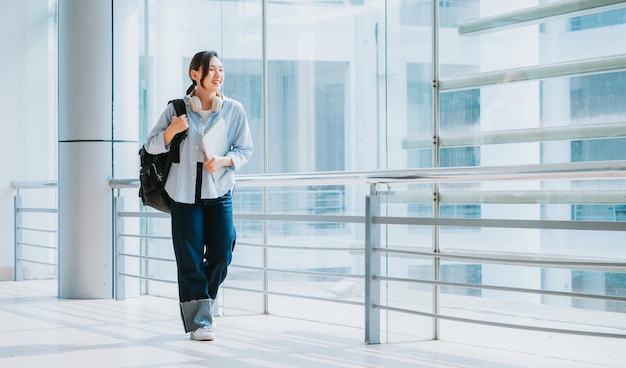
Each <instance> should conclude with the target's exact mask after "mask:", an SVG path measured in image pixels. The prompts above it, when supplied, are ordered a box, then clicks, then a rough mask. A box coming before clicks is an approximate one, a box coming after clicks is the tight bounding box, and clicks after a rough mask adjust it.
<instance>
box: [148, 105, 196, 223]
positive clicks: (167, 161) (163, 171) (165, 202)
mask: <svg viewBox="0 0 626 368" xmlns="http://www.w3.org/2000/svg"><path fill="white" fill-rule="evenodd" d="M169 103H172V104H174V108H175V109H176V116H180V115H182V114H185V113H186V112H187V109H186V108H185V101H183V100H182V99H177V100H172V101H170V102H168V104H169ZM186 137H187V131H186V130H185V131H184V132H180V133H178V134H176V135H175V136H174V138H173V139H172V142H171V143H170V150H169V152H164V153H161V154H158V155H151V154H149V153H148V152H147V151H146V149H145V148H144V147H143V146H141V148H140V149H139V158H140V160H141V169H140V170H139V184H140V186H139V197H141V202H143V205H144V206H150V207H152V208H155V209H157V210H159V211H161V212H165V213H170V202H171V201H172V200H171V199H170V196H169V195H167V192H166V191H165V180H166V179H167V175H168V174H169V171H170V166H172V162H180V143H181V142H182V141H183V139H185V138H186Z"/></svg>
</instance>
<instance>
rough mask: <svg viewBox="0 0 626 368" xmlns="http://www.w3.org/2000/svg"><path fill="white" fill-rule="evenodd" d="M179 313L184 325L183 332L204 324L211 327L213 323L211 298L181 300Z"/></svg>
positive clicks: (193, 329)
mask: <svg viewBox="0 0 626 368" xmlns="http://www.w3.org/2000/svg"><path fill="white" fill-rule="evenodd" d="M180 315H181V317H182V320H183V325H184V326H185V332H191V331H195V330H197V329H199V328H200V327H204V326H207V327H211V326H212V325H213V313H211V299H199V300H190V301H188V302H181V303H180Z"/></svg>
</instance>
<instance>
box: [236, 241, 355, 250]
mask: <svg viewBox="0 0 626 368" xmlns="http://www.w3.org/2000/svg"><path fill="white" fill-rule="evenodd" d="M237 245H243V246H246V247H257V248H269V249H288V250H303V251H311V250H331V251H342V252H354V251H361V252H363V251H364V250H365V248H364V247H310V246H304V247H293V246H289V245H272V244H261V243H248V242H239V241H238V242H237Z"/></svg>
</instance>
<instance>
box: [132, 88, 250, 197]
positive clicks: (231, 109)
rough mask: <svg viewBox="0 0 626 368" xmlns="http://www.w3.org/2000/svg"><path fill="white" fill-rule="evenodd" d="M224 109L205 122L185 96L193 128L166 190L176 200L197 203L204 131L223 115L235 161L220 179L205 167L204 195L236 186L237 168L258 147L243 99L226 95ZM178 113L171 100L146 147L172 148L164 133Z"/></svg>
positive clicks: (218, 193)
mask: <svg viewBox="0 0 626 368" xmlns="http://www.w3.org/2000/svg"><path fill="white" fill-rule="evenodd" d="M223 98H224V104H223V105H222V109H221V110H220V111H219V112H217V113H213V115H215V114H217V116H210V117H209V119H208V121H207V124H208V125H205V124H204V123H203V122H202V118H201V116H200V113H197V112H193V111H192V110H191V108H190V107H189V97H187V96H185V97H184V101H185V106H186V107H187V121H188V122H189V129H188V134H187V138H185V139H184V140H183V141H182V143H181V145H180V163H172V167H171V168H170V172H169V174H168V176H167V181H166V182H165V191H166V192H167V194H169V196H170V197H171V198H172V199H173V200H174V201H176V202H181V203H194V202H195V193H196V165H197V162H198V157H202V154H201V153H200V152H201V151H200V149H201V144H202V142H201V140H202V136H203V134H204V131H205V130H206V129H208V128H209V127H210V126H211V125H212V124H213V123H214V122H216V121H218V119H219V118H222V119H224V122H225V123H226V131H227V135H228V139H229V141H230V142H231V144H230V145H231V149H230V151H228V152H227V153H226V155H225V156H228V157H230V158H231V159H232V160H233V165H232V166H229V167H226V171H225V172H224V174H223V175H222V176H220V177H219V178H218V179H217V180H216V179H214V178H213V175H211V174H210V173H209V172H208V171H206V169H204V168H203V170H202V193H201V197H202V199H211V198H218V197H221V196H223V195H224V194H226V193H227V192H228V191H229V190H232V189H233V187H234V186H235V171H237V170H239V169H240V168H241V167H242V166H243V165H244V164H245V163H246V162H248V160H249V159H250V156H252V152H253V151H254V148H253V146H252V137H251V135H250V127H249V126H248V118H247V116H246V111H245V110H244V108H243V106H242V105H241V103H240V102H239V101H236V100H233V99H230V98H227V97H226V96H223ZM175 115H176V109H174V105H173V104H168V105H167V108H166V109H165V111H163V113H162V114H161V117H160V118H159V120H158V121H157V123H156V124H155V126H154V128H152V131H151V132H150V134H149V135H148V138H147V139H146V143H145V144H144V147H145V149H146V151H148V153H150V154H153V155H157V154H159V153H163V152H167V151H169V146H167V147H166V146H165V141H164V137H163V133H164V132H165V129H167V127H168V126H169V125H170V124H171V123H172V117H173V116H175Z"/></svg>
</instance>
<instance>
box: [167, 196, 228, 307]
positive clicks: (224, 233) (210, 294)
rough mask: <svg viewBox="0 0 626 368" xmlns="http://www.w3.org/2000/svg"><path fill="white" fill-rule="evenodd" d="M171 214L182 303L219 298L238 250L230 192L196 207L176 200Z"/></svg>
mask: <svg viewBox="0 0 626 368" xmlns="http://www.w3.org/2000/svg"><path fill="white" fill-rule="evenodd" d="M171 215H172V240H173V243H174V254H175V256H176V264H177V267H178V294H179V295H178V296H179V299H180V301H181V302H187V301H191V300H201V299H209V298H211V299H215V298H216V297H217V290H218V288H219V286H220V285H221V284H222V282H223V281H224V279H225V278H226V273H227V268H228V265H229V264H230V262H231V260H232V255H233V253H232V252H233V249H234V248H235V240H236V232H235V227H234V225H233V211H232V198H231V195H230V192H228V193H226V194H225V195H224V196H222V197H219V198H216V199H199V198H198V199H196V203H194V204H185V203H178V202H174V201H172V204H171Z"/></svg>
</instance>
